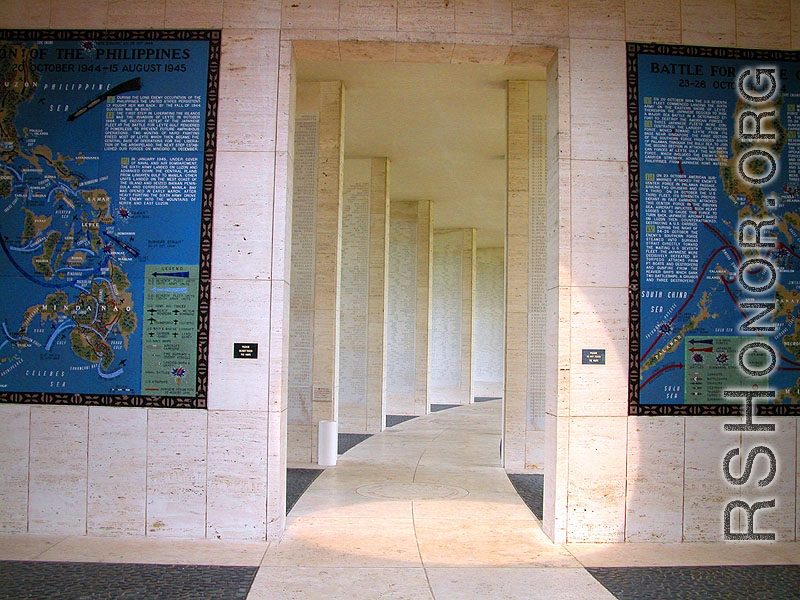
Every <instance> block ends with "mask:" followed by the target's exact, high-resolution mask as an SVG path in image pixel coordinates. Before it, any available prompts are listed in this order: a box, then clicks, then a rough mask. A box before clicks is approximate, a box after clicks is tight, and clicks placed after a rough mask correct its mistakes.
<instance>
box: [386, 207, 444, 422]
mask: <svg viewBox="0 0 800 600" xmlns="http://www.w3.org/2000/svg"><path fill="white" fill-rule="evenodd" d="M390 206H391V218H390V231H389V261H388V262H389V272H388V280H389V288H388V290H389V292H388V293H389V304H388V307H389V314H388V316H387V319H388V325H387V338H386V353H387V357H386V413H387V414H390V415H416V416H419V415H424V414H426V413H427V412H428V332H429V331H430V304H431V294H430V274H431V262H432V247H433V226H432V224H433V218H432V213H433V206H432V205H431V203H430V202H429V201H419V202H416V201H415V202H408V201H402V202H392V203H391V205H390Z"/></svg>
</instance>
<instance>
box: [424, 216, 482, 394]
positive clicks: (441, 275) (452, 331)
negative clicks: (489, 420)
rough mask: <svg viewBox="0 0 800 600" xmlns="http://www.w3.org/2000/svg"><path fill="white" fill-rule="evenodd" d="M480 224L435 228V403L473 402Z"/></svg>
mask: <svg viewBox="0 0 800 600" xmlns="http://www.w3.org/2000/svg"><path fill="white" fill-rule="evenodd" d="M476 257H477V254H476V249H475V230H474V229H455V230H441V231H434V232H433V263H432V264H433V276H432V282H431V334H430V336H431V342H430V365H429V370H430V390H429V392H428V396H429V398H430V403H431V404H469V403H470V402H472V401H473V395H472V352H473V347H474V338H473V334H472V329H473V321H474V306H475V283H476V279H475V270H476V262H475V261H476Z"/></svg>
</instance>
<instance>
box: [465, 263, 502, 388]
mask: <svg viewBox="0 0 800 600" xmlns="http://www.w3.org/2000/svg"><path fill="white" fill-rule="evenodd" d="M475 273H476V277H475V281H476V285H475V333H474V335H473V339H474V341H475V346H474V349H473V351H474V360H473V364H474V369H473V381H472V386H473V393H474V394H475V397H483V398H502V397H503V373H504V371H505V368H504V363H505V351H504V347H505V275H504V274H505V250H504V249H503V248H479V249H478V251H477V260H476V264H475Z"/></svg>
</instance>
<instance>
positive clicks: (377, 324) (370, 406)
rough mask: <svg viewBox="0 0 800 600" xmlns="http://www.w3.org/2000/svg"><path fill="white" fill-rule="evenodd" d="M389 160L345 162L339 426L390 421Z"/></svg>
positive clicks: (352, 428)
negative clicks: (387, 417) (387, 397)
mask: <svg viewBox="0 0 800 600" xmlns="http://www.w3.org/2000/svg"><path fill="white" fill-rule="evenodd" d="M388 174H389V161H388V160H387V159H385V158H373V159H369V158H365V159H348V160H345V163H344V193H343V196H342V254H341V269H340V289H341V292H340V309H339V313H340V314H339V394H338V399H339V431H340V432H347V433H377V432H379V431H381V429H382V427H383V423H384V411H383V396H384V385H383V382H384V369H385V365H384V355H385V353H384V337H385V330H386V261H387V257H388V253H387V244H388V241H389V236H388V230H387V227H388V220H387V216H388V214H389V187H388Z"/></svg>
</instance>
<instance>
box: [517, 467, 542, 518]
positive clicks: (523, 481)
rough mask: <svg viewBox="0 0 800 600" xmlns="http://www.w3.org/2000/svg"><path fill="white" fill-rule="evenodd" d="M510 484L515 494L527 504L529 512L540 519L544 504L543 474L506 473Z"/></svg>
mask: <svg viewBox="0 0 800 600" xmlns="http://www.w3.org/2000/svg"><path fill="white" fill-rule="evenodd" d="M508 478H509V479H510V480H511V485H513V486H514V489H515V490H517V494H519V497H520V498H522V500H523V502H525V504H527V505H528V508H529V509H531V512H532V513H533V514H534V515H536V518H537V519H539V521H542V506H543V504H544V475H541V474H538V473H531V474H528V473H522V474H520V473H508Z"/></svg>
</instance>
